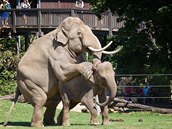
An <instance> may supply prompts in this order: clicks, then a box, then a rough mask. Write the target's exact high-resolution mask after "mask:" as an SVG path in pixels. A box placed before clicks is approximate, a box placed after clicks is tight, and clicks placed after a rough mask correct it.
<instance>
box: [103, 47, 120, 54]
mask: <svg viewBox="0 0 172 129" xmlns="http://www.w3.org/2000/svg"><path fill="white" fill-rule="evenodd" d="M122 48H123V46H118V47H117V48H116V49H115V50H114V51H102V53H103V54H116V53H118V52H119V51H121V50H122Z"/></svg>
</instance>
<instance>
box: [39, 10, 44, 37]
mask: <svg viewBox="0 0 172 129" xmlns="http://www.w3.org/2000/svg"><path fill="white" fill-rule="evenodd" d="M41 23H42V15H41V10H40V9H38V36H39V37H41V36H42V35H43V34H42V30H41Z"/></svg>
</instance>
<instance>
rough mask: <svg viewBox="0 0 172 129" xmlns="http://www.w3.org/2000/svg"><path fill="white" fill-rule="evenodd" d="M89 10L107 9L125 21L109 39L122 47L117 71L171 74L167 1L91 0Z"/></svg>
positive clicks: (171, 21) (171, 8)
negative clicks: (111, 38) (90, 8)
mask: <svg viewBox="0 0 172 129" xmlns="http://www.w3.org/2000/svg"><path fill="white" fill-rule="evenodd" d="M91 4H92V10H93V11H95V12H96V14H97V16H99V18H101V13H103V12H105V11H107V10H108V9H110V10H111V11H112V13H113V14H114V15H118V16H119V18H118V21H125V22H124V27H123V28H121V29H119V31H118V33H117V35H116V36H115V37H113V40H115V42H117V44H122V45H123V46H124V49H123V50H122V51H121V52H120V53H119V54H118V55H117V56H116V55H115V56H112V57H111V59H112V60H113V59H117V62H118V63H117V68H118V69H117V70H118V72H119V73H172V69H171V66H172V59H171V58H172V36H171V35H172V15H171V14H172V3H171V1H170V0H139V1H138V0H94V1H92V3H91Z"/></svg>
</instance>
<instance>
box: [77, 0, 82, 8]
mask: <svg viewBox="0 0 172 129" xmlns="http://www.w3.org/2000/svg"><path fill="white" fill-rule="evenodd" d="M75 6H76V7H77V8H83V7H84V1H83V0H77V1H76V4H75Z"/></svg>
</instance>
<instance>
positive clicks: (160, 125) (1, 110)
mask: <svg viewBox="0 0 172 129" xmlns="http://www.w3.org/2000/svg"><path fill="white" fill-rule="evenodd" d="M10 106H11V102H10V101H0V128H4V127H3V126H2V124H3V121H4V119H5V116H6V114H7V112H8V110H9V108H10ZM32 110H33V107H32V106H31V105H29V104H21V103H17V104H16V106H15V108H14V110H13V112H12V115H11V117H10V121H9V124H8V126H7V127H6V128H13V129H23V128H30V121H31V115H32ZM44 110H45V109H44ZM59 112H60V110H57V113H56V114H57V115H58V113H59ZM57 115H56V117H57ZM89 119H90V114H89V113H79V112H70V123H71V125H70V126H68V127H63V126H58V127H57V126H46V127H44V128H46V129H49V128H51V129H57V128H58V129H64V128H65V129H66V128H68V129H171V128H172V115H171V114H159V113H151V112H130V113H110V114H109V119H110V125H108V126H104V125H98V126H92V125H89ZM99 121H100V123H101V116H99ZM33 129H35V128H33Z"/></svg>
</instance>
